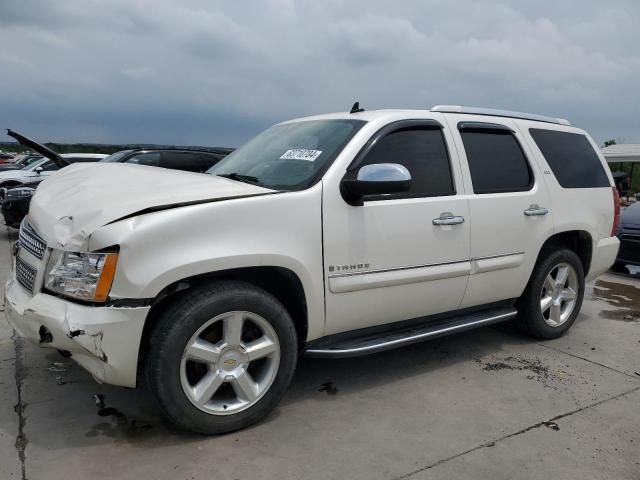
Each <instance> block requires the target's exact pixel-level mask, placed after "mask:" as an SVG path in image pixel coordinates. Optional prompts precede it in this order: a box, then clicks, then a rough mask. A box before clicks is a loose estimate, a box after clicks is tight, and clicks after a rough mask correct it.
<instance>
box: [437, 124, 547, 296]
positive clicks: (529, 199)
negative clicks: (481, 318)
mask: <svg viewBox="0 0 640 480" xmlns="http://www.w3.org/2000/svg"><path fill="white" fill-rule="evenodd" d="M447 121H448V123H449V126H450V128H451V131H452V133H453V136H454V138H455V142H456V147H457V149H458V152H459V153H460V158H461V167H462V171H463V176H464V178H465V180H466V182H467V185H468V191H469V192H470V194H469V209H470V212H469V215H470V217H471V275H470V277H469V283H468V286H467V290H466V292H465V295H464V299H463V301H462V305H461V307H463V308H464V307H472V306H475V305H481V304H486V303H491V302H496V301H500V300H506V299H511V298H516V297H519V296H520V295H521V294H522V292H523V290H524V288H525V286H526V284H527V282H528V280H529V276H530V274H531V271H532V270H533V267H534V265H535V262H536V258H537V256H538V252H539V251H540V247H541V246H542V244H543V243H544V242H545V240H546V239H547V238H548V237H550V236H551V235H552V234H553V220H552V212H551V208H550V202H549V197H548V194H547V190H546V187H545V184H544V181H543V180H542V172H541V171H540V170H539V167H538V165H537V163H535V162H533V161H531V157H532V155H531V152H530V150H529V148H528V145H527V143H526V141H525V140H524V138H522V135H521V134H520V132H519V131H518V129H517V127H516V124H515V122H514V121H513V120H511V119H505V118H500V117H487V119H486V120H485V119H484V118H483V119H482V121H478V117H477V116H467V115H448V116H447Z"/></svg>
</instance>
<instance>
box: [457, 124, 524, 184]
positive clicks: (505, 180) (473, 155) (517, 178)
mask: <svg viewBox="0 0 640 480" xmlns="http://www.w3.org/2000/svg"><path fill="white" fill-rule="evenodd" d="M460 135H461V136H462V143H463V144H464V149H465V151H466V153H467V161H468V162H469V170H470V171H471V182H472V184H473V191H474V193H504V192H523V191H526V190H529V189H531V187H532V186H533V175H532V174H531V168H530V167H529V163H528V162H527V159H526V158H525V156H524V152H523V151H522V148H521V147H520V144H519V143H518V140H516V138H515V137H514V136H513V134H512V133H511V131H510V130H506V129H505V130H502V129H500V130H494V129H486V130H484V129H481V128H480V129H469V130H461V131H460Z"/></svg>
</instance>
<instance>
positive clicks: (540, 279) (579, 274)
mask: <svg viewBox="0 0 640 480" xmlns="http://www.w3.org/2000/svg"><path fill="white" fill-rule="evenodd" d="M565 267H567V272H568V273H567V281H566V282H565V283H564V284H563V286H562V287H560V286H557V285H559V283H561V280H557V281H555V282H552V281H551V280H554V279H555V277H557V276H558V274H559V272H560V269H562V270H563V271H564V268H565ZM572 271H573V273H572ZM554 274H555V277H554ZM550 275H551V277H550ZM552 285H553V286H554V287H555V288H556V289H555V290H554V289H552V288H548V287H551V286H552ZM571 291H573V292H574V293H575V297H574V298H573V300H569V298H570V297H571ZM549 297H551V300H549ZM565 297H566V299H565ZM583 298H584V270H583V267H582V262H581V261H580V258H578V256H577V255H576V254H575V252H573V251H572V250H569V249H566V248H560V249H545V250H543V251H542V252H541V255H540V258H539V259H538V261H537V262H536V266H535V267H534V269H533V273H532V274H531V278H530V279H529V283H528V284H527V288H526V289H525V291H524V293H523V295H522V296H521V297H520V299H519V300H518V302H517V307H518V316H517V317H516V319H515V320H514V324H515V325H516V327H517V328H518V329H520V330H521V331H522V332H524V333H526V334H528V335H531V336H533V337H536V338H543V339H549V338H557V337H560V336H562V335H563V334H564V333H565V332H566V331H567V330H569V328H571V325H573V322H575V320H576V317H577V316H578V313H579V312H580V307H581V306H582V300H583ZM549 302H551V303H550V304H549ZM547 304H549V305H550V306H549V307H547V308H546V309H545V310H544V311H543V305H544V306H545V307H546V305H547ZM558 305H559V307H558ZM569 306H570V307H571V308H570V309H569ZM565 307H566V310H565Z"/></svg>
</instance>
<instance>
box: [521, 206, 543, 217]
mask: <svg viewBox="0 0 640 480" xmlns="http://www.w3.org/2000/svg"><path fill="white" fill-rule="evenodd" d="M547 213H549V209H547V208H544V207H540V206H538V204H537V203H534V204H533V205H530V206H529V208H527V209H526V210H525V211H524V214H525V215H526V216H527V217H536V216H539V215H546V214H547Z"/></svg>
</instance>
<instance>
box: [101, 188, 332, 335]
mask: <svg viewBox="0 0 640 480" xmlns="http://www.w3.org/2000/svg"><path fill="white" fill-rule="evenodd" d="M320 209H321V185H320V184H319V185H316V187H314V188H312V189H309V190H305V191H302V192H288V193H281V194H276V195H268V196H261V197H252V198H242V199H231V200H225V201H222V202H215V203H205V204H200V205H191V206H185V207H180V208H175V209H171V210H165V211H161V212H156V213H149V214H145V215H141V216H138V217H134V218H130V219H127V220H123V221H120V222H116V223H114V224H112V225H107V226H105V227H102V228H101V229H99V230H98V231H96V232H94V233H93V234H92V236H91V240H90V246H91V250H99V249H100V248H105V247H109V246H113V245H119V248H120V255H119V260H118V265H117V268H116V276H115V279H114V283H113V286H112V289H111V293H110V297H111V298H113V299H118V298H128V299H148V298H154V297H156V296H157V295H158V293H160V292H161V291H162V290H163V289H164V288H165V287H167V286H168V285H171V284H173V283H175V282H177V281H179V280H182V279H184V278H188V277H192V276H196V275H202V274H207V273H215V272H218V271H222V270H229V269H236V268H244V267H260V266H273V267H282V268H286V269H288V270H291V271H292V272H293V273H295V274H296V275H297V276H298V278H299V279H300V281H301V283H302V287H303V289H304V292H305V297H306V299H307V311H308V315H309V319H308V320H309V332H308V333H309V338H312V337H316V336H320V335H322V333H323V332H324V283H323V268H322V230H321V210H320Z"/></svg>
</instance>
